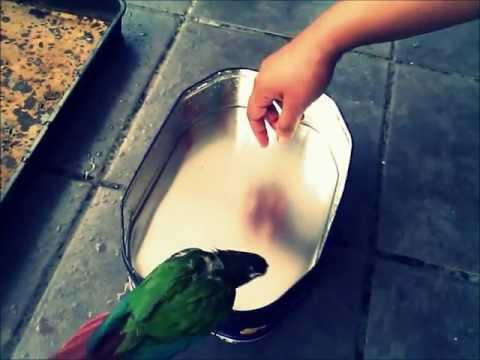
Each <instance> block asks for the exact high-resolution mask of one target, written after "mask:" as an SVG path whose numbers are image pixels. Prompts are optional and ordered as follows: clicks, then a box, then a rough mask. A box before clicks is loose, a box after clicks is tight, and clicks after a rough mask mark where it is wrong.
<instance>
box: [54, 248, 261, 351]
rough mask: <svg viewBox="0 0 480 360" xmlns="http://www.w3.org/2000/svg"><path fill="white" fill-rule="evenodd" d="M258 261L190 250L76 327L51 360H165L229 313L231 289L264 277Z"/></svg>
mask: <svg viewBox="0 0 480 360" xmlns="http://www.w3.org/2000/svg"><path fill="white" fill-rule="evenodd" d="M267 267H268V265H267V262H266V261H265V259H263V258H262V257H261V256H259V255H256V254H252V253H247V252H240V251H230V250H217V251H214V252H207V251H203V250H200V249H196V248H192V249H186V250H183V251H180V252H178V253H176V254H174V255H172V256H171V257H170V258H169V259H167V260H166V261H165V262H163V263H162V264H160V265H158V266H157V267H156V268H155V270H153V271H152V272H151V273H150V275H148V276H147V277H146V278H145V280H144V281H143V282H142V283H141V284H140V285H139V286H138V287H136V288H135V289H134V290H133V291H132V292H130V293H129V294H127V295H126V296H124V297H123V298H122V300H121V301H120V302H119V303H118V305H117V306H116V307H115V308H114V309H113V310H112V312H111V313H110V314H108V313H102V314H99V315H97V316H96V317H94V318H93V319H91V320H89V321H87V322H86V323H85V324H84V325H82V326H81V327H80V329H79V330H78V331H77V333H76V334H75V335H74V336H72V337H71V338H70V339H69V340H68V341H67V342H66V343H65V344H64V345H63V347H62V348H61V349H60V350H59V351H58V352H57V353H56V354H55V355H54V356H53V359H58V360H60V359H62V360H63V359H92V360H93V359H95V360H97V359H168V358H171V357H173V356H174V355H176V354H177V353H178V352H180V351H183V350H184V349H186V348H187V347H188V346H189V345H190V344H191V343H192V341H194V340H195V339H196V338H199V337H201V336H205V335H208V334H209V333H210V332H211V331H213V330H215V328H216V327H217V326H218V325H219V324H220V323H221V322H222V321H223V320H225V319H226V318H227V316H228V315H229V313H230V312H231V311H232V307H233V303H234V300H235V289H236V288H237V287H239V286H241V285H244V284H246V283H248V282H249V281H250V280H252V279H254V278H256V277H258V276H261V275H263V274H265V272H266V271H267Z"/></svg>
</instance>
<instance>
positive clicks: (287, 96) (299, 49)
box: [247, 34, 336, 146]
mask: <svg viewBox="0 0 480 360" xmlns="http://www.w3.org/2000/svg"><path fill="white" fill-rule="evenodd" d="M305 35H308V34H305ZM313 49H314V47H313V46H312V43H311V42H310V41H309V39H308V36H304V37H298V38H296V39H294V40H293V41H292V42H290V43H288V44H287V45H285V46H284V47H283V48H281V49H280V50H278V51H277V52H275V53H273V54H271V55H270V56H268V57H267V58H266V59H265V60H264V61H263V62H262V64H261V66H260V71H259V73H258V75H257V77H256V79H255V86H254V89H253V92H252V94H251V96H250V99H249V102H248V109H247V115H248V118H249V120H250V125H251V127H252V130H253V132H254V133H255V136H256V137H257V139H258V141H259V142H260V144H261V145H262V146H267V145H268V137H267V132H266V128H265V120H266V121H268V122H269V123H270V125H272V127H273V128H274V129H275V130H276V133H277V137H278V139H279V141H280V142H287V141H288V140H289V139H290V138H291V136H292V135H293V132H294V130H295V127H296V125H297V122H298V121H299V120H300V118H301V116H302V114H303V112H304V110H305V109H306V108H307V107H308V106H309V105H310V104H311V103H312V102H313V101H314V100H315V99H316V98H318V97H319V96H320V95H321V94H322V93H323V91H324V90H325V87H326V86H327V85H328V82H329V81H330V78H331V76H332V73H333V69H334V66H335V62H336V57H335V56H329V55H327V53H328V52H327V51H325V52H322V51H319V49H315V51H314V50H313ZM274 100H275V101H276V102H278V104H279V105H280V106H281V107H282V112H281V114H280V116H279V114H278V113H277V111H276V110H275V108H274V107H273V105H272V102H273V101H274Z"/></svg>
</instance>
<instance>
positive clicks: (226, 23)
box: [0, 0, 480, 360]
mask: <svg viewBox="0 0 480 360" xmlns="http://www.w3.org/2000/svg"><path fill="white" fill-rule="evenodd" d="M329 3H330V1H313V2H307V1H301V2H295V1H255V2H253V1H246V2H239V1H235V2H230V1H194V2H193V3H190V2H189V1H186V0H179V1H155V0H150V1H149V0H143V1H135V0H131V1H129V2H128V11H127V13H126V15H125V17H124V21H123V34H124V37H123V38H124V39H123V41H121V42H120V43H116V44H115V46H112V48H111V49H110V50H109V52H108V56H106V57H105V58H104V59H103V60H102V62H101V63H100V65H99V67H98V68H96V69H95V76H92V77H90V78H89V79H88V81H87V82H86V84H84V85H82V89H81V91H80V92H79V93H78V95H77V96H76V98H75V102H73V104H74V106H70V107H69V108H67V109H66V110H65V111H64V112H63V113H62V114H61V118H60V119H59V121H58V125H56V126H55V128H53V129H52V131H49V132H50V133H49V135H48V138H47V140H48V143H47V144H45V145H42V146H41V147H40V148H39V149H38V150H39V151H38V153H37V154H36V156H34V158H33V161H32V164H31V165H30V166H29V167H28V169H27V172H26V174H27V175H26V176H24V178H22V179H21V181H20V182H19V184H18V186H16V188H15V189H14V191H13V192H12V193H11V194H10V196H9V197H8V198H7V201H6V203H5V204H3V205H4V206H3V208H2V226H1V227H0V229H1V230H0V234H1V244H2V245H1V247H2V261H1V264H2V265H1V266H2V270H3V275H4V280H3V284H4V288H3V291H2V295H0V299H1V302H2V309H1V311H2V313H1V315H2V316H1V346H2V356H1V357H2V359H3V358H9V357H12V356H13V357H15V358H31V359H34V358H35V359H37V358H44V357H46V356H48V355H49V354H51V352H52V351H54V350H55V349H56V348H58V346H59V345H60V344H61V343H62V342H63V341H64V340H65V339H66V338H67V337H68V336H69V335H70V334H71V333H72V332H73V331H74V330H75V329H76V328H77V327H78V325H79V324H81V323H82V322H83V321H84V320H85V319H87V318H88V316H89V315H91V314H92V313H95V312H98V311H102V310H108V309H110V308H111V307H112V306H113V305H114V304H115V301H116V294H118V293H120V292H121V291H122V289H123V285H124V283H125V281H126V271H125V270H124V268H123V264H122V262H121V258H120V256H119V248H120V241H121V233H120V216H119V214H120V212H119V211H120V199H121V197H122V194H123V191H124V189H125V187H126V186H127V185H128V183H129V182H130V180H131V179H132V177H133V173H134V171H135V169H136V168H137V167H138V166H139V164H140V161H141V160H142V157H143V156H144V154H145V152H146V150H147V148H148V146H149V145H150V143H151V141H152V139H153V137H154V136H155V134H156V132H157V131H158V129H159V128H160V127H161V125H162V123H163V121H164V120H165V116H166V114H167V113H168V111H169V110H170V107H171V106H172V105H173V103H174V101H175V99H176V98H177V96H178V95H179V93H180V92H181V91H182V90H183V89H185V88H186V87H188V86H189V85H191V84H193V83H195V82H197V81H199V80H201V79H202V78H204V77H205V76H207V75H209V74H210V73H212V72H214V71H217V70H220V69H222V68H225V67H236V66H244V67H253V68H255V67H258V65H259V63H260V62H261V60H262V58H263V57H264V56H266V55H267V54H269V53H270V52H272V51H274V50H275V49H277V48H279V47H280V46H282V44H284V43H285V42H286V41H288V38H289V37H291V36H294V35H295V34H296V33H298V32H299V31H300V30H301V29H302V28H303V27H304V26H306V25H307V24H308V22H310V21H311V20H312V19H313V18H314V17H315V16H316V15H317V14H319V13H320V12H321V11H323V10H324V9H325V8H326V7H327V6H328V5H329ZM478 26H479V24H478V22H473V23H470V24H466V25H462V26H458V27H455V28H451V29H447V30H443V31H439V32H437V33H433V34H427V35H423V36H418V37H414V38H411V39H407V40H403V41H399V42H396V43H395V44H390V43H385V44H379V45H373V46H368V47H363V48H359V49H356V50H355V51H354V52H352V53H349V54H347V55H346V56H344V58H343V59H342V60H341V62H340V63H339V65H338V67H337V70H336V72H335V76H334V79H333V81H332V84H331V85H330V87H329V88H328V89H327V93H328V94H330V95H331V96H332V97H333V98H334V99H335V101H336V102H337V103H338V105H339V107H340V109H341V110H342V112H343V114H344V116H345V119H346V121H347V123H348V126H349V128H350V130H351V132H352V137H353V141H354V150H353V158H352V164H351V169H350V173H349V178H348V180H347V188H346V191H345V194H344V198H343V201H342V204H341V206H340V208H339V210H338V213H337V218H336V221H335V223H334V226H333V229H332V232H331V236H330V238H329V244H328V246H327V248H326V250H325V252H324V254H323V255H322V258H321V261H320V264H319V265H318V266H319V268H318V269H319V270H320V271H318V272H317V273H318V275H317V278H316V281H317V284H318V286H317V287H316V288H315V289H314V291H313V293H312V296H311V297H309V298H308V299H307V301H305V303H303V305H302V306H301V307H300V308H299V309H298V310H297V311H295V312H294V313H292V314H289V316H288V317H287V319H286V321H285V322H284V323H283V324H282V325H281V326H280V327H279V328H278V329H276V330H275V331H274V332H273V333H272V334H271V336H269V337H268V338H266V339H265V340H262V341H260V342H257V343H254V344H249V345H229V344H225V343H222V342H220V341H219V340H217V339H216V338H213V337H208V338H206V339H204V340H203V341H201V342H199V343H197V344H196V345H195V346H193V347H192V348H190V349H189V350H188V351H187V352H185V353H183V354H181V355H179V356H178V358H179V359H195V358H203V359H213V358H217V359H228V358H242V359H250V358H258V359H283V358H284V359H291V358H297V359H301V358H309V359H332V358H342V359H345V358H349V359H350V358H355V359H364V358H365V359H372V360H373V359H380V358H382V359H400V358H409V359H419V358H422V359H435V358H448V359H477V358H478V357H479V356H480V351H479V347H480V343H479V340H478V339H479V337H480V329H479V328H480V325H479V321H478V318H479V307H480V298H479V296H480V294H479V278H480V270H479V266H480V265H479V259H480V256H479V252H480V248H479V246H480V240H479V236H480V234H479V220H478V219H479V200H480V199H479V150H480V149H479V138H480V134H479V121H478V118H479V105H478V98H479V48H478V38H479V35H478Z"/></svg>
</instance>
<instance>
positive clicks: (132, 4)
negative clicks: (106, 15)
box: [127, 0, 195, 17]
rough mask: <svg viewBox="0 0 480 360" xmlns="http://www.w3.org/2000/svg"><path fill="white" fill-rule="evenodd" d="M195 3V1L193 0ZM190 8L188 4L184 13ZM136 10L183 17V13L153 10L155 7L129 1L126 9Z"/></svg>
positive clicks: (159, 9)
mask: <svg viewBox="0 0 480 360" xmlns="http://www.w3.org/2000/svg"><path fill="white" fill-rule="evenodd" d="M194 1H195V0H194ZM191 6H192V4H191V3H190V5H189V6H188V8H187V10H185V13H186V12H187V11H188V9H189V8H190V7H191ZM129 7H130V8H137V9H142V10H148V11H151V12H154V13H160V14H168V15H175V16H182V17H183V16H185V13H184V12H181V11H178V12H177V11H170V10H167V9H161V8H155V7H150V6H148V5H145V4H136V3H135V2H132V1H129V2H128V3H127V8H129Z"/></svg>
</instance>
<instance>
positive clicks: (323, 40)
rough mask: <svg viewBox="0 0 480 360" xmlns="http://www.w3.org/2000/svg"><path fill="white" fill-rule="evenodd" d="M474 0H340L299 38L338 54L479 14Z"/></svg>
mask: <svg viewBox="0 0 480 360" xmlns="http://www.w3.org/2000/svg"><path fill="white" fill-rule="evenodd" d="M479 14H480V1H479V0H476V1H473V0H446V1H445V0H444V1H438V0H435V1H434V0H428V1H425V0H419V1H412V0H407V1H403V0H402V1H400V0H390V1H385V0H380V1H356V0H354V1H340V2H338V3H336V4H335V5H333V6H332V7H331V8H330V9H328V10H327V11H326V12H325V13H323V14H322V15H321V16H320V17H319V18H318V19H316V20H315V21H314V22H313V23H312V24H311V25H310V26H309V27H307V28H306V29H305V30H304V31H303V32H302V33H301V34H300V35H299V38H308V41H309V42H310V43H312V42H313V43H314V44H315V45H316V46H318V47H321V48H322V49H326V50H327V51H330V52H334V53H337V54H341V53H343V52H345V51H348V50H350V49H353V48H355V47H357V46H361V45H367V44H371V43H376V42H383V41H393V40H398V39H402V38H406V37H409V36H413V35H417V34H422V33H426V32H431V31H435V30H438V29H441V28H445V27H448V26H452V25H455V24H459V23H462V22H466V21H469V20H472V19H475V18H477V17H479Z"/></svg>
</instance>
